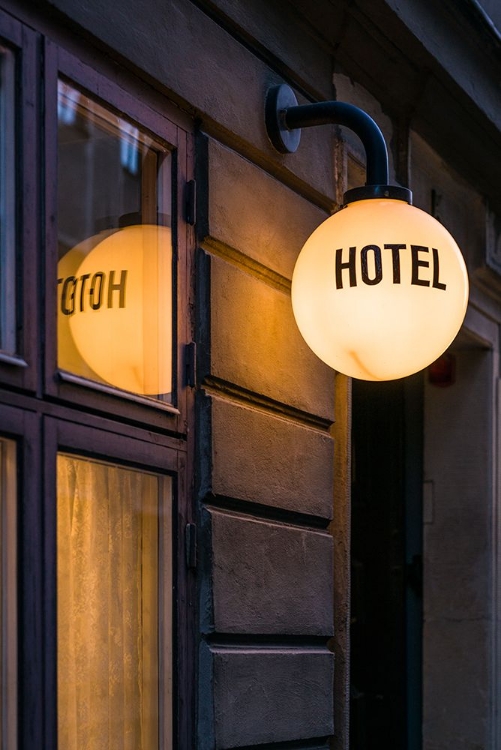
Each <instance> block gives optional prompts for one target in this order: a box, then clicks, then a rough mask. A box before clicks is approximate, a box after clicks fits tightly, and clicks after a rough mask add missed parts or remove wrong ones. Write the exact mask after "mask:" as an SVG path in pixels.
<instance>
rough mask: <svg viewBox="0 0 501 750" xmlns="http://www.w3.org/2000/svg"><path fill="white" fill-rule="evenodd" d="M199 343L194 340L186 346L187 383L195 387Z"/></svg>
mask: <svg viewBox="0 0 501 750" xmlns="http://www.w3.org/2000/svg"><path fill="white" fill-rule="evenodd" d="M196 371H197V345H196V344H195V342H194V341H192V342H191V343H190V344H186V346H185V347H184V380H185V385H187V386H189V387H190V388H194V387H195V385H196V382H197V372H196Z"/></svg>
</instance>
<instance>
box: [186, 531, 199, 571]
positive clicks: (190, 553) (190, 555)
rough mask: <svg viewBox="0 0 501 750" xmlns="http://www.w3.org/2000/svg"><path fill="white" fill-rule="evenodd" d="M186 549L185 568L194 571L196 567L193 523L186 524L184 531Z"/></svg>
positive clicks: (195, 534)
mask: <svg viewBox="0 0 501 750" xmlns="http://www.w3.org/2000/svg"><path fill="white" fill-rule="evenodd" d="M184 543H185V547H186V567H187V568H189V569H190V570H194V569H195V568H196V567H197V527H196V526H195V524H194V523H187V524H186V528H185V530H184Z"/></svg>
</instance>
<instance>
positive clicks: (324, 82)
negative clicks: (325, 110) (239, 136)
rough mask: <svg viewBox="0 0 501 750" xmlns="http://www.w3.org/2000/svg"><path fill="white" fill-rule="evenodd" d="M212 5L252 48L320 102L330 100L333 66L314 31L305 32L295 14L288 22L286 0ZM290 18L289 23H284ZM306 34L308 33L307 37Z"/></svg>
mask: <svg viewBox="0 0 501 750" xmlns="http://www.w3.org/2000/svg"><path fill="white" fill-rule="evenodd" d="M215 5H216V6H217V7H218V8H219V10H220V11H221V12H222V13H224V14H225V15H226V16H227V17H228V19H231V22H233V23H234V24H235V25H236V26H237V27H239V28H240V29H242V30H243V33H244V34H245V35H246V36H247V37H248V36H250V35H252V38H253V40H254V44H256V46H258V45H259V46H262V47H263V48H265V49H266V53H267V54H268V55H274V56H275V57H276V59H277V60H279V61H281V62H282V64H284V65H286V66H287V67H288V68H289V69H290V70H291V71H293V72H294V75H295V76H299V77H300V78H301V79H302V80H303V81H304V85H307V86H309V87H310V88H311V90H312V91H314V92H315V91H318V92H319V98H323V99H332V85H331V75H332V69H331V68H332V63H331V56H330V54H329V52H330V51H329V50H328V49H327V46H326V45H320V44H319V43H318V38H317V37H316V35H315V36H314V32H313V29H312V28H311V29H308V27H307V26H306V24H305V23H304V20H303V19H302V18H301V16H300V15H299V14H298V15H297V17H293V19H290V14H291V6H290V3H289V2H288V1H287V0H273V2H272V3H270V2H269V0H253V1H252V3H249V2H235V0H216V2H215ZM287 17H289V19H290V20H288V21H286V20H285V19H286V18H287ZM291 20H292V21H297V24H296V23H293V22H292V23H291ZM308 32H309V33H308Z"/></svg>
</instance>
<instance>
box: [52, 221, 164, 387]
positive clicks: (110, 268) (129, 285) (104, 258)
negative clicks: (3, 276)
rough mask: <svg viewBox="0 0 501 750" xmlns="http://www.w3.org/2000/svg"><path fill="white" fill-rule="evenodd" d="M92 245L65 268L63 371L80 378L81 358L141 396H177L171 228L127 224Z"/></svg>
mask: <svg viewBox="0 0 501 750" xmlns="http://www.w3.org/2000/svg"><path fill="white" fill-rule="evenodd" d="M84 244H85V243H82V245H84ZM87 244H88V247H85V248H84V247H82V246H78V247H77V248H73V250H70V251H69V253H68V254H67V256H64V258H63V259H62V260H61V261H60V263H59V267H58V270H59V275H60V277H61V279H60V280H59V281H60V285H61V301H60V305H59V314H58V317H59V320H58V327H59V334H60V335H59V342H58V343H59V357H58V359H59V366H60V367H63V369H69V370H70V371H75V369H76V371H77V374H80V372H82V368H81V366H80V369H78V368H79V365H78V362H77V357H80V358H81V360H83V362H84V363H85V365H86V366H87V367H88V368H90V372H91V373H95V374H96V375H97V376H98V377H99V378H100V379H101V380H103V381H104V382H106V383H108V384H110V385H112V386H115V387H117V388H122V389H124V390H127V391H132V392H133V393H137V394H141V395H160V394H166V393H170V392H171V391H172V240H171V231H170V229H169V228H167V227H162V226H156V225H137V226H128V227H125V228H124V229H120V230H118V231H116V232H114V233H112V234H109V235H108V236H106V235H105V236H104V239H102V240H101V241H98V242H97V244H96V241H95V238H92V239H91V241H88V243H87ZM89 247H90V251H89ZM81 256H83V258H82V257H81ZM78 260H80V263H79V265H78V267H77V268H76V269H75V268H74V266H75V265H76V262H77V261H78ZM66 271H69V275H68V274H66ZM82 374H85V372H82ZM90 377H92V375H91V376H90Z"/></svg>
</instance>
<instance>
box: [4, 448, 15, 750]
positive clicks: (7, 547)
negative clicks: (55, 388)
mask: <svg viewBox="0 0 501 750" xmlns="http://www.w3.org/2000/svg"><path fill="white" fill-rule="evenodd" d="M0 509H1V512H0V538H1V555H0V572H1V579H0V580H1V586H2V592H1V597H0V607H1V613H0V619H1V623H2V626H1V631H0V632H1V636H0V638H1V644H2V645H1V654H2V663H1V670H0V675H1V709H0V736H1V743H2V744H1V747H2V750H10V748H13V749H14V750H15V748H16V747H17V710H16V704H17V666H16V665H17V635H16V632H17V624H16V611H17V604H16V588H17V587H16V536H17V533H16V446H15V443H13V442H12V441H11V440H2V439H0Z"/></svg>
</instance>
